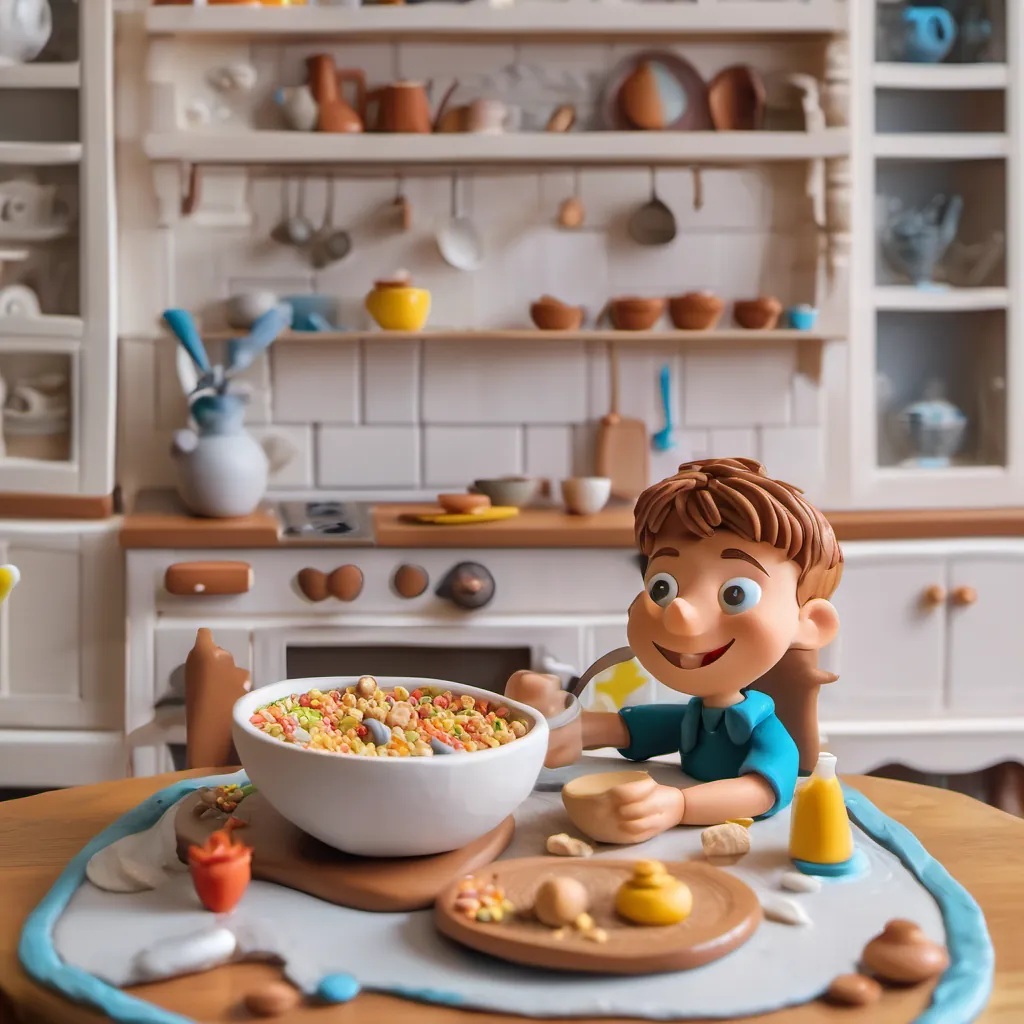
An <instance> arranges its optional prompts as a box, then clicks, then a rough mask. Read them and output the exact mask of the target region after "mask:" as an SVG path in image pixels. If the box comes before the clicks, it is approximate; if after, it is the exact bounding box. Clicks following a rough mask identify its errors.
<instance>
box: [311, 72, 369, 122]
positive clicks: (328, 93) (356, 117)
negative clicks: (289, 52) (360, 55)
mask: <svg viewBox="0 0 1024 1024" xmlns="http://www.w3.org/2000/svg"><path fill="white" fill-rule="evenodd" d="M306 67H307V68H308V71H309V89H310V92H312V93H313V98H314V99H315V100H316V101H317V104H318V105H319V107H320V118H319V120H318V122H317V131H321V132H348V133H351V132H361V131H362V130H363V129H364V128H365V126H366V76H365V75H364V74H363V72H362V71H360V70H359V68H345V69H343V70H341V71H339V70H338V69H337V68H336V67H335V64H334V58H333V57H331V56H330V55H329V54H326V53H318V54H314V55H313V56H312V57H308V58H307V59H306ZM348 82H351V83H352V84H353V85H354V86H355V92H356V105H355V107H352V106H351V105H350V104H349V103H347V102H346V100H345V97H344V95H343V94H342V87H343V86H344V85H345V84H346V83H348Z"/></svg>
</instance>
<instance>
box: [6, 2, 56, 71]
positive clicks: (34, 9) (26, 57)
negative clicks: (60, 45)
mask: <svg viewBox="0 0 1024 1024" xmlns="http://www.w3.org/2000/svg"><path fill="white" fill-rule="evenodd" d="M52 31H53V16H52V14H51V12H50V4H49V0H0V64H25V63H27V62H28V61H30V60H35V59H36V57H38V56H39V54H40V53H42V52H43V47H44V46H46V44H47V43H48V42H49V40H50V33H51V32H52Z"/></svg>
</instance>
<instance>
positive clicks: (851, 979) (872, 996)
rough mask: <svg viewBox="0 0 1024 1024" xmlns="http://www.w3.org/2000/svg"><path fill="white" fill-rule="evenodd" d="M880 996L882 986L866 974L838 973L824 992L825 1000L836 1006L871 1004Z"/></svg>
mask: <svg viewBox="0 0 1024 1024" xmlns="http://www.w3.org/2000/svg"><path fill="white" fill-rule="evenodd" d="M881 998H882V986H881V985H879V984H878V982H877V981H875V979H874V978H869V977H868V976H867V975H866V974H840V975H839V977H838V978H834V979H833V981H832V984H831V985H829V987H828V991H827V992H826V993H825V999H826V1001H827V1002H830V1003H835V1004H836V1005H837V1006H871V1004H872V1003H877V1002H878V1000H879V999H881Z"/></svg>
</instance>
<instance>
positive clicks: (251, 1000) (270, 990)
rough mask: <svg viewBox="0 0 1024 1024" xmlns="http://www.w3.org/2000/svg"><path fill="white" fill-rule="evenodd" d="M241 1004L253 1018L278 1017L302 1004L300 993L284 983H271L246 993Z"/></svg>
mask: <svg viewBox="0 0 1024 1024" xmlns="http://www.w3.org/2000/svg"><path fill="white" fill-rule="evenodd" d="M243 1002H244V1004H245V1008H246V1009H247V1010H248V1011H249V1012H250V1013H251V1014H252V1015H253V1016H254V1017H280V1016H282V1015H283V1014H285V1013H289V1012H291V1011H292V1010H294V1009H295V1007H296V1006H298V1005H299V1003H301V1002H302V993H301V992H300V991H299V990H298V989H297V988H295V987H294V986H293V985H289V984H288V983H287V982H285V981H271V982H268V983H267V984H266V985H264V986H263V987H262V988H257V989H254V990H253V991H252V992H249V993H247V994H246V996H245V999H244V1000H243Z"/></svg>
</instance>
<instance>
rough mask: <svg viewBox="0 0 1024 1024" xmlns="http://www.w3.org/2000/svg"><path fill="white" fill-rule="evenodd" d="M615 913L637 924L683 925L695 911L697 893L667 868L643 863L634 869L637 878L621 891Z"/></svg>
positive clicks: (651, 861) (616, 898) (622, 886)
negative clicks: (673, 875)
mask: <svg viewBox="0 0 1024 1024" xmlns="http://www.w3.org/2000/svg"><path fill="white" fill-rule="evenodd" d="M615 909H616V910H617V911H618V912H619V914H621V915H622V916H623V917H624V918H626V920H627V921H632V922H633V923H634V924H643V925H667V924H679V922H680V921H685V920H686V919H687V918H688V917H689V916H690V912H691V911H692V910H693V893H691V892H690V887H689V886H688V885H687V884H686V883H685V882H681V881H680V880H679V879H678V878H673V877H672V875H670V874H669V873H668V872H667V871H666V870H665V865H664V864H661V863H659V862H658V861H656V860H641V861H638V862H637V864H636V866H635V867H634V868H633V877H632V878H631V879H630V880H629V881H628V882H623V883H622V885H621V886H620V887H619V891H618V893H617V894H616V896H615Z"/></svg>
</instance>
